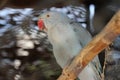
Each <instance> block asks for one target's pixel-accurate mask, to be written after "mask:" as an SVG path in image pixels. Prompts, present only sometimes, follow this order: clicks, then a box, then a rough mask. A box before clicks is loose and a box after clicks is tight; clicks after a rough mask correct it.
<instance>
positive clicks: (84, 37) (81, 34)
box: [70, 22, 102, 73]
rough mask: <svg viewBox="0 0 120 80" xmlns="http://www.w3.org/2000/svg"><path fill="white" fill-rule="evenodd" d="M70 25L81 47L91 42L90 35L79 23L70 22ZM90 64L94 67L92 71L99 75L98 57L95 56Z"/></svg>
mask: <svg viewBox="0 0 120 80" xmlns="http://www.w3.org/2000/svg"><path fill="white" fill-rule="evenodd" d="M70 24H71V25H72V27H73V30H74V31H75V33H76V35H77V37H78V40H79V41H80V44H81V45H82V47H84V46H85V45H87V44H88V42H90V41H91V40H92V36H91V35H90V33H89V32H88V31H87V30H86V29H84V28H83V27H82V26H81V24H80V23H77V22H71V23H70ZM90 63H92V65H93V66H94V67H93V68H94V70H97V71H98V72H99V73H101V71H102V69H101V65H100V61H99V58H98V56H96V57H95V58H94V59H93V60H92V61H91V62H90Z"/></svg>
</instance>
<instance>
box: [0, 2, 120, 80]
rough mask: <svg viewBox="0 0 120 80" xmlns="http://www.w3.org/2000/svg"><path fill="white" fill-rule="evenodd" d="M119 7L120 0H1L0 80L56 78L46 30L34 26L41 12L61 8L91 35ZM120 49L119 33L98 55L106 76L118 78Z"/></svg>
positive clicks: (56, 74)
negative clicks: (108, 46)
mask: <svg viewBox="0 0 120 80" xmlns="http://www.w3.org/2000/svg"><path fill="white" fill-rule="evenodd" d="M119 8H120V0H0V80H56V79H57V77H58V76H59V75H60V74H61V70H62V69H61V68H60V67H59V65H57V63H56V61H55V58H54V56H53V54H52V46H51V44H50V43H49V41H48V39H47V35H46V33H44V32H41V31H39V30H38V27H37V20H38V16H39V15H40V14H41V12H45V11H59V12H63V13H65V14H67V15H68V17H69V18H71V19H73V20H75V21H77V22H79V23H81V24H82V26H83V27H84V28H86V29H87V30H88V31H89V32H90V33H91V34H92V36H93V37H94V36H95V35H96V34H98V33H99V32H100V31H101V30H102V29H103V28H104V26H105V25H106V24H107V23H108V21H109V20H110V19H111V17H112V16H113V15H114V14H115V13H116V12H117V11H118V10H119ZM119 51H120V37H118V38H117V39H116V40H115V41H114V42H113V44H112V45H110V49H109V50H108V49H107V50H104V51H103V52H102V53H101V54H100V55H99V58H100V61H101V64H102V66H106V68H105V70H104V74H103V75H105V76H106V77H105V80H119V79H120V77H119V74H120V69H119V67H120V52H119ZM108 53H109V54H108ZM111 53H112V54H111ZM105 54H106V55H107V56H105ZM105 62H106V63H107V64H105V65H104V63H105ZM111 72H112V74H111Z"/></svg>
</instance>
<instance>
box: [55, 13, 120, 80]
mask: <svg viewBox="0 0 120 80" xmlns="http://www.w3.org/2000/svg"><path fill="white" fill-rule="evenodd" d="M119 34H120V11H119V12H117V13H116V15H115V16H113V18H112V19H111V21H109V23H108V24H107V25H106V27H105V28H104V29H103V30H102V31H101V32H100V33H99V34H98V35H97V36H95V37H94V38H93V39H92V41H90V42H89V43H88V45H86V46H85V47H84V48H83V49H82V50H81V51H80V53H79V54H78V55H77V56H76V57H75V59H74V60H73V61H72V63H71V64H70V65H68V66H66V67H65V68H64V69H63V72H62V74H61V76H60V77H59V78H58V79H57V80H74V79H75V78H76V77H77V76H78V74H79V73H80V72H81V71H82V69H84V67H85V66H86V65H87V64H88V63H89V62H90V61H91V60H92V59H93V58H94V57H95V56H96V55H98V54H99V52H101V51H102V50H103V49H105V48H106V47H107V46H108V45H109V44H110V43H111V42H112V41H113V40H114V39H115V38H116V37H117V36H118V35H119Z"/></svg>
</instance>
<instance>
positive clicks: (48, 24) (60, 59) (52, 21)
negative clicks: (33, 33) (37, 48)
mask: <svg viewBox="0 0 120 80" xmlns="http://www.w3.org/2000/svg"><path fill="white" fill-rule="evenodd" d="M37 24H38V27H39V29H40V30H43V31H45V32H46V33H47V36H48V40H49V41H50V43H51V44H52V46H53V54H54V56H55V59H56V62H57V63H58V64H59V65H60V67H61V68H64V67H65V66H66V65H69V64H70V62H71V61H72V60H73V59H74V58H75V56H77V54H79V52H80V50H81V49H82V48H83V47H84V46H86V45H87V44H88V42H90V41H91V40H92V36H91V35H90V33H89V32H88V31H87V30H86V29H85V28H83V27H82V26H81V24H80V23H78V22H75V21H73V20H71V19H70V18H69V17H68V16H67V15H66V14H64V13H61V12H57V11H46V12H44V13H41V14H40V16H39V17H38V23H37ZM100 74H101V65H100V61H99V58H98V56H96V57H95V58H94V59H93V60H92V61H91V62H90V63H89V64H88V65H87V66H86V67H85V68H84V69H83V70H82V72H81V73H80V74H79V75H78V78H79V79H80V80H100V79H101V76H100Z"/></svg>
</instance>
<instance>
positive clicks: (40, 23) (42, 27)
mask: <svg viewBox="0 0 120 80" xmlns="http://www.w3.org/2000/svg"><path fill="white" fill-rule="evenodd" d="M38 27H39V29H40V30H44V29H45V25H44V22H43V20H41V19H40V20H38Z"/></svg>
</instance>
